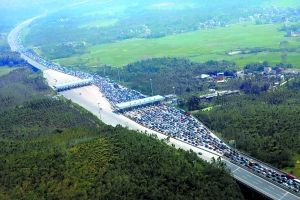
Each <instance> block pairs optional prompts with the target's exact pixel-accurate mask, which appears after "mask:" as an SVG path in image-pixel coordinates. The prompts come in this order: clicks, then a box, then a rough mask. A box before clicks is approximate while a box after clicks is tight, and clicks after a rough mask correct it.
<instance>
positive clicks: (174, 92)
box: [173, 86, 176, 95]
mask: <svg viewBox="0 0 300 200" xmlns="http://www.w3.org/2000/svg"><path fill="white" fill-rule="evenodd" d="M173 92H174V95H176V91H175V87H174V86H173Z"/></svg>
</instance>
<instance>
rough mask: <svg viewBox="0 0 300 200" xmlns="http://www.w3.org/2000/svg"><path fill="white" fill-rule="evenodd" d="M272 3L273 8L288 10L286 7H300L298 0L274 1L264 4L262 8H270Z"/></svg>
mask: <svg viewBox="0 0 300 200" xmlns="http://www.w3.org/2000/svg"><path fill="white" fill-rule="evenodd" d="M271 3H272V5H273V6H276V7H281V8H286V7H297V6H299V1H298V0H284V1H282V0H272V1H270V2H264V3H262V7H269V6H270V4H271Z"/></svg>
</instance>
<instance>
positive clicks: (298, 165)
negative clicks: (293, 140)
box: [284, 155, 300, 177]
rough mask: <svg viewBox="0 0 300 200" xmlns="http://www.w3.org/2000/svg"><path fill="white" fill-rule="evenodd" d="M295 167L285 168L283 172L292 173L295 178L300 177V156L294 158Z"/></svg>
mask: <svg viewBox="0 0 300 200" xmlns="http://www.w3.org/2000/svg"><path fill="white" fill-rule="evenodd" d="M294 160H295V166H294V167H293V168H285V169H284V171H285V172H287V173H292V174H294V175H295V176H297V177H300V155H296V156H295V157H294Z"/></svg>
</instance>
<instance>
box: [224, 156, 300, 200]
mask: <svg viewBox="0 0 300 200" xmlns="http://www.w3.org/2000/svg"><path fill="white" fill-rule="evenodd" d="M224 162H225V163H226V165H227V167H228V168H229V169H230V171H231V173H232V175H233V177H234V178H235V179H237V180H238V181H240V182H242V183H244V184H246V185H248V186H249V187H251V188H253V189H254V190H256V191H258V192H260V193H262V194H264V195H266V196H268V197H270V198H272V199H278V200H299V199H300V197H298V196H296V195H294V194H292V193H290V192H288V191H286V190H284V189H283V188H281V187H279V186H277V185H275V184H273V183H271V182H269V181H267V180H265V179H263V178H261V177H259V176H257V175H255V174H253V173H251V172H249V171H248V170H246V169H244V168H241V167H239V166H237V165H235V164H233V163H231V162H229V161H227V160H224Z"/></svg>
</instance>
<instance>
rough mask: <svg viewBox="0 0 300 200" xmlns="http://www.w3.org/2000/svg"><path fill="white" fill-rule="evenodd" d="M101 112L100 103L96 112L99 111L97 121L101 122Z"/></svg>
mask: <svg viewBox="0 0 300 200" xmlns="http://www.w3.org/2000/svg"><path fill="white" fill-rule="evenodd" d="M101 110H102V108H101V107H100V103H98V111H99V119H100V120H101Z"/></svg>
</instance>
